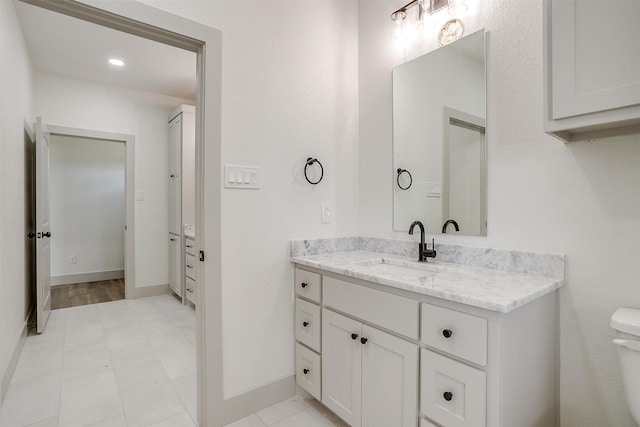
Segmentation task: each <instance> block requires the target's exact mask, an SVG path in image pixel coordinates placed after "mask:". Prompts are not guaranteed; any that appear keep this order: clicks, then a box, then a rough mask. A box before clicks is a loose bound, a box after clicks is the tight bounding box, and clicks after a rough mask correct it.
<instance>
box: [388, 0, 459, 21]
mask: <svg viewBox="0 0 640 427" xmlns="http://www.w3.org/2000/svg"><path fill="white" fill-rule="evenodd" d="M449 1H450V0H413V1H411V2H409V3H407V4H405V5H404V6H402V7H401V8H400V9H398V10H396V11H395V12H393V13H392V14H391V20H392V21H393V22H395V23H396V24H400V23H404V21H405V20H406V19H407V11H408V10H409V9H411V8H412V7H414V6H418V16H417V21H418V26H420V25H422V24H423V23H424V22H425V21H426V20H428V18H429V16H430V15H432V14H434V13H435V12H437V11H439V10H440V9H442V8H443V7H445V6H447V5H448V4H449Z"/></svg>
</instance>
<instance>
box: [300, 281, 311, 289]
mask: <svg viewBox="0 0 640 427" xmlns="http://www.w3.org/2000/svg"><path fill="white" fill-rule="evenodd" d="M300 286H302V288H306V287H307V286H309V285H307V284H306V283H305V282H302V283H301V284H300Z"/></svg>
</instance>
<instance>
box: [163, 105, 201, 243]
mask: <svg viewBox="0 0 640 427" xmlns="http://www.w3.org/2000/svg"><path fill="white" fill-rule="evenodd" d="M168 178H169V233H173V234H178V235H182V228H183V224H193V223H194V222H195V204H196V202H195V108H194V107H193V106H190V105H181V106H180V107H178V109H176V110H175V111H174V112H173V113H171V115H170V121H169V177H168Z"/></svg>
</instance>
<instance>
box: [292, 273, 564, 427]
mask: <svg viewBox="0 0 640 427" xmlns="http://www.w3.org/2000/svg"><path fill="white" fill-rule="evenodd" d="M295 275H296V296H297V299H296V310H297V313H298V310H299V308H300V310H301V311H313V312H316V313H318V312H319V316H320V317H321V322H322V324H321V328H320V335H321V336H320V340H319V341H315V340H311V341H308V342H307V343H306V344H305V341H304V339H301V336H300V335H299V334H298V329H296V339H297V341H298V343H297V344H296V364H297V368H296V380H297V383H298V385H300V386H301V387H303V388H304V389H305V390H307V391H309V390H310V389H311V390H313V391H314V392H313V393H312V392H311V391H309V392H310V393H311V394H312V395H313V396H314V397H315V398H316V399H319V400H321V402H322V403H323V404H324V405H325V406H326V407H327V408H329V409H330V410H332V411H333V412H335V414H336V415H338V416H339V417H340V418H342V419H343V420H344V421H345V422H346V423H348V424H349V425H351V426H358V427H359V426H362V427H370V426H394V427H396V426H397V427H409V426H410V427H418V426H419V427H434V426H439V427H442V426H444V427H513V426H518V427H553V426H556V425H558V421H557V420H556V364H557V361H556V353H557V352H556V346H557V295H556V294H557V293H556V292H551V293H548V294H546V295H544V296H542V297H539V298H537V299H534V300H533V301H530V302H528V303H527V304H525V305H522V306H520V307H518V308H517V309H514V310H511V311H509V312H508V313H502V312H498V311H493V310H488V309H484V308H478V307H474V306H471V305H466V304H462V303H458V302H453V301H449V300H445V299H440V298H435V297H432V296H428V295H424V294H419V293H416V292H412V291H409V290H405V289H401V288H395V287H392V286H386V285H381V284H378V283H373V282H369V281H365V280H361V279H356V278H353V277H346V276H343V275H341V274H337V273H334V272H329V271H324V270H321V269H316V268H313V267H308V266H297V267H296V269H295ZM310 275H313V276H310ZM301 277H307V278H308V277H315V281H316V282H317V283H318V287H317V288H316V289H314V288H313V287H312V286H309V284H308V283H307V282H305V281H301V279H300V278H301ZM302 283H307V285H306V286H305V287H304V288H302ZM320 283H321V286H319V284H320ZM318 289H319V290H320V291H321V293H320V294H318V293H317V290H318ZM301 292H305V293H307V292H308V293H310V294H312V295H314V298H316V299H315V300H308V299H307V298H306V297H302V296H301ZM307 295H309V294H307ZM301 301H303V302H304V304H300V302H301ZM309 305H313V307H312V308H310V307H309ZM299 316H300V315H299V314H297V315H296V322H297V323H300V322H301V321H304V319H303V318H302V317H299ZM309 316H311V318H313V317H314V316H315V315H309ZM314 321H315V322H316V323H317V319H315V320H314ZM296 328H298V327H296ZM311 335H314V339H317V332H315V333H312V334H311ZM302 360H305V362H302ZM318 363H321V366H317V365H318ZM303 365H304V366H303ZM301 368H302V369H301ZM303 369H309V370H308V371H307V373H306V374H305V373H304V371H303ZM311 372H313V373H314V374H315V377H313V381H312V386H310V385H307V386H306V387H305V386H303V384H304V383H305V381H307V380H306V379H305V377H309V376H310V373H311ZM319 373H320V374H321V376H320V379H321V381H319V378H318V374H319Z"/></svg>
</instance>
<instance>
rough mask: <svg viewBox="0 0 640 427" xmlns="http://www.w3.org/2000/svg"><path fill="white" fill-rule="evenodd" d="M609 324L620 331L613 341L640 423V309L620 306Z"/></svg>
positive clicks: (632, 413)
mask: <svg viewBox="0 0 640 427" xmlns="http://www.w3.org/2000/svg"><path fill="white" fill-rule="evenodd" d="M609 325H610V326H611V327H612V328H613V329H615V330H616V331H618V332H617V333H616V339H614V340H613V343H614V344H616V345H617V346H618V358H619V359H620V367H621V368H622V382H623V384H624V390H625V392H626V395H627V403H628V404H629V409H630V410H631V416H633V419H634V420H636V423H638V424H640V310H634V309H631V308H619V309H618V310H617V311H616V312H615V313H614V314H613V316H611V323H610V324H609Z"/></svg>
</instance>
